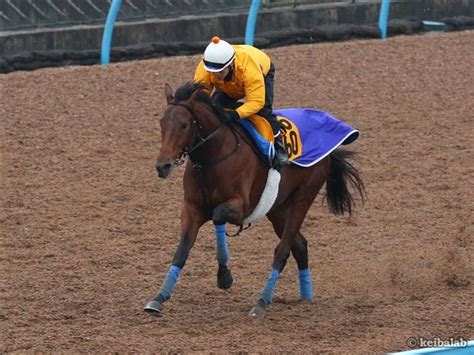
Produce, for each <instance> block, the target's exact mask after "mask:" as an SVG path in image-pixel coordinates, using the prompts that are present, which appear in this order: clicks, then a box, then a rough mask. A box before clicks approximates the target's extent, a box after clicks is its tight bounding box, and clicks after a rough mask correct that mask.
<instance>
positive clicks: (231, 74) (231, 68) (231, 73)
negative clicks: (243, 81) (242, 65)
mask: <svg viewBox="0 0 474 355" xmlns="http://www.w3.org/2000/svg"><path fill="white" fill-rule="evenodd" d="M228 68H229V72H228V73H227V75H226V76H225V78H224V81H231V80H232V79H233V78H234V63H232V64H231V65H229V66H228Z"/></svg>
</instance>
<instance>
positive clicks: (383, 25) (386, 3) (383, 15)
mask: <svg viewBox="0 0 474 355" xmlns="http://www.w3.org/2000/svg"><path fill="white" fill-rule="evenodd" d="M389 10H390V0H382V5H381V7H380V15H379V29H380V33H381V37H382V39H385V38H387V26H388V13H389Z"/></svg>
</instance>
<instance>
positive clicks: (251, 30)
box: [245, 0, 260, 46]
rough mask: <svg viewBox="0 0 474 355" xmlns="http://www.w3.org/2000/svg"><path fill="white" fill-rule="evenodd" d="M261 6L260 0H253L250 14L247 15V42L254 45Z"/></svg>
mask: <svg viewBox="0 0 474 355" xmlns="http://www.w3.org/2000/svg"><path fill="white" fill-rule="evenodd" d="M259 8H260V0H252V4H251V5H250V11H249V15H248V17H247V27H246V29H245V44H249V45H251V46H252V45H253V40H254V36H255V24H256V23H257V15H258V10H259Z"/></svg>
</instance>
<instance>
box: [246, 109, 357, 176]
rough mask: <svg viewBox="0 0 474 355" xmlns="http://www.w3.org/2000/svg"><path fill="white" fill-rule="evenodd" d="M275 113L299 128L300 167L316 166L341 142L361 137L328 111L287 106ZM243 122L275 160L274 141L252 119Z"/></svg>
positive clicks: (342, 143) (260, 145) (349, 141)
mask: <svg viewBox="0 0 474 355" xmlns="http://www.w3.org/2000/svg"><path fill="white" fill-rule="evenodd" d="M273 113H274V114H275V115H277V116H282V117H283V118H286V119H288V120H289V121H291V123H293V124H294V125H295V126H296V127H297V131H298V132H299V139H300V140H301V152H300V153H301V154H300V155H298V156H296V157H294V158H292V159H291V162H292V163H293V164H296V165H299V166H303V167H308V166H312V165H314V164H316V163H317V162H319V161H320V160H321V159H323V158H324V157H326V156H327V155H329V154H330V153H331V152H332V151H333V150H334V149H336V148H337V147H339V146H340V145H347V144H350V143H352V142H354V141H355V140H356V139H357V138H358V137H359V131H358V130H356V129H354V128H352V127H351V126H350V125H348V124H347V123H345V122H343V121H341V120H339V119H337V118H335V117H333V116H332V115H330V114H329V113H327V112H324V111H318V110H314V109H308V108H287V109H278V110H273ZM239 123H240V124H241V125H242V126H243V127H245V129H246V130H247V131H248V132H249V133H250V135H251V136H252V138H253V139H254V140H255V142H256V144H257V147H258V148H259V149H260V151H261V153H262V154H263V155H264V156H265V157H268V158H269V159H272V158H273V156H274V154H275V149H274V146H273V143H270V142H268V141H267V140H266V139H265V138H263V137H262V136H261V135H260V134H259V133H258V132H257V130H256V129H255V127H254V126H253V125H252V123H251V122H250V121H248V120H245V119H244V120H240V121H239ZM290 158H291V157H290Z"/></svg>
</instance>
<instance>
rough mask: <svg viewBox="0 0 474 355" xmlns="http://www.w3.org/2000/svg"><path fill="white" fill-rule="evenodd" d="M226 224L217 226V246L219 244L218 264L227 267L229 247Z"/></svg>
mask: <svg viewBox="0 0 474 355" xmlns="http://www.w3.org/2000/svg"><path fill="white" fill-rule="evenodd" d="M225 226H226V225H225V224H215V225H214V227H215V231H216V244H217V262H218V263H219V264H221V265H226V264H227V261H229V249H228V247H227V236H226V235H225Z"/></svg>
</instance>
